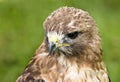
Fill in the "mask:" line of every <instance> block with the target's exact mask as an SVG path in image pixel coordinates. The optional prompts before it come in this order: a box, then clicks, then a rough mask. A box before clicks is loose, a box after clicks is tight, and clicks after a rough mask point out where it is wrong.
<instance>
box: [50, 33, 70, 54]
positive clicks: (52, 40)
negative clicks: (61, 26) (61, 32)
mask: <svg viewBox="0 0 120 82" xmlns="http://www.w3.org/2000/svg"><path fill="white" fill-rule="evenodd" d="M63 46H70V45H69V44H68V43H61V42H60V41H59V40H58V37H56V36H54V35H53V36H51V37H50V38H49V52H50V55H52V54H53V52H54V50H55V49H56V48H60V47H63Z"/></svg>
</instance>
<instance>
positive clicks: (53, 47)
mask: <svg viewBox="0 0 120 82" xmlns="http://www.w3.org/2000/svg"><path fill="white" fill-rule="evenodd" d="M55 48H56V45H55V43H54V42H50V43H49V52H50V55H52V54H53V51H54V49H55Z"/></svg>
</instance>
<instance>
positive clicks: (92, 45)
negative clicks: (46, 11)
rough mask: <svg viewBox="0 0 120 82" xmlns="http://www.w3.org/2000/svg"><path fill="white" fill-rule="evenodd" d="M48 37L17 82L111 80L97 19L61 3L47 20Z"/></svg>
mask: <svg viewBox="0 0 120 82" xmlns="http://www.w3.org/2000/svg"><path fill="white" fill-rule="evenodd" d="M44 29H45V33H46V35H45V39H44V41H43V43H42V44H41V46H40V47H39V48H38V50H37V51H36V54H35V55H34V57H33V58H32V60H31V61H30V62H29V64H28V66H27V67H26V69H25V71H24V72H23V73H22V75H21V76H20V77H19V78H18V79H17V81H16V82H110V81H109V77H108V74H107V70H106V67H105V65H104V63H103V61H102V51H101V38H100V36H99V32H98V28H97V26H96V23H95V21H94V19H93V18H92V17H91V16H90V15H89V14H88V13H87V12H86V11H83V10H81V9H77V8H73V7H62V8H59V9H57V10H56V11H54V12H53V13H51V14H50V15H49V16H48V17H47V19H46V20H45V22H44Z"/></svg>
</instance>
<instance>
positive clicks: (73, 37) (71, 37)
mask: <svg viewBox="0 0 120 82" xmlns="http://www.w3.org/2000/svg"><path fill="white" fill-rule="evenodd" d="M79 33H80V32H78V31H75V32H72V33H69V34H67V37H68V38H70V39H75V38H76V37H77V36H78V34H79Z"/></svg>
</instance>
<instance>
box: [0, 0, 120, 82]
mask: <svg viewBox="0 0 120 82" xmlns="http://www.w3.org/2000/svg"><path fill="white" fill-rule="evenodd" d="M119 4H120V1H119V0H0V79H1V81H0V82H15V80H16V78H17V77H18V76H19V75H20V74H21V73H22V71H23V70H24V68H25V66H26V65H27V64H28V61H29V60H30V59H31V57H32V56H33V54H34V53H35V50H36V49H37V48H38V47H39V45H40V44H41V42H42V40H43V36H44V31H43V28H42V27H43V26H42V24H43V21H44V20H45V18H46V17H47V16H48V15H49V14H50V13H51V12H52V11H53V10H55V9H57V8H59V7H61V6H73V7H77V8H81V9H83V10H86V11H88V12H89V13H90V14H91V15H92V16H93V17H94V19H95V20H96V22H97V24H98V27H99V29H100V32H101V36H102V47H103V51H104V55H103V60H104V62H105V64H106V66H107V68H108V70H109V76H110V78H111V80H112V82H119V81H120V78H119V72H120V50H119V49H120V23H119V21H120V16H119V15H120V5H119Z"/></svg>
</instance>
